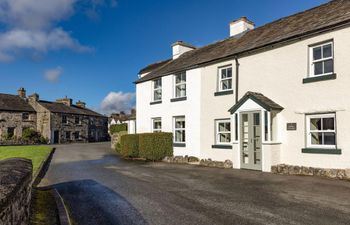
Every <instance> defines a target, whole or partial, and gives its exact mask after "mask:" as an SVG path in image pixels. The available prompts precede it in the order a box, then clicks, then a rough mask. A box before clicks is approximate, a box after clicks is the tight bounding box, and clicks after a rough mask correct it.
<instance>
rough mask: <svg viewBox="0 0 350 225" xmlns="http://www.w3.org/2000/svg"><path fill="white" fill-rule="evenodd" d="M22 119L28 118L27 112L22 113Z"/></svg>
mask: <svg viewBox="0 0 350 225" xmlns="http://www.w3.org/2000/svg"><path fill="white" fill-rule="evenodd" d="M22 120H29V113H27V112H25V113H22Z"/></svg>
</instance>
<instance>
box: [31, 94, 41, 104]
mask: <svg viewBox="0 0 350 225" xmlns="http://www.w3.org/2000/svg"><path fill="white" fill-rule="evenodd" d="M29 101H34V102H37V101H39V95H38V94H37V93H34V94H32V95H29Z"/></svg>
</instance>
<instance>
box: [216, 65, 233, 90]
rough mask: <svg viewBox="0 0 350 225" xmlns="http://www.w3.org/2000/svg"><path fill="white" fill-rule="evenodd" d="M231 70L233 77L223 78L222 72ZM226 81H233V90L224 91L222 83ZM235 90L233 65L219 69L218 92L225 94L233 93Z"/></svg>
mask: <svg viewBox="0 0 350 225" xmlns="http://www.w3.org/2000/svg"><path fill="white" fill-rule="evenodd" d="M228 69H231V77H230V78H224V79H223V78H222V71H223V70H228ZM226 80H231V88H228V89H223V88H222V82H223V81H226ZM232 90H233V67H232V65H226V66H221V67H219V68H218V87H217V91H218V92H225V91H232Z"/></svg>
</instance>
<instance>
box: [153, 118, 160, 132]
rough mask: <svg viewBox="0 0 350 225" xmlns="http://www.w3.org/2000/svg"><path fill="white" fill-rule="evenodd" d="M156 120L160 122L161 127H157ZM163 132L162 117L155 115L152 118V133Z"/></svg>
mask: <svg viewBox="0 0 350 225" xmlns="http://www.w3.org/2000/svg"><path fill="white" fill-rule="evenodd" d="M155 122H160V128H155V127H154V125H155ZM160 132H162V118H161V117H155V118H152V133H160Z"/></svg>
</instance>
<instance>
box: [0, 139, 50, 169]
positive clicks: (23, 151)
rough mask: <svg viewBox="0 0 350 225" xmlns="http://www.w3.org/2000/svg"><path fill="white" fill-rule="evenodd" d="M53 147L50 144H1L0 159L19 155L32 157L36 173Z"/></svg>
mask: <svg viewBox="0 0 350 225" xmlns="http://www.w3.org/2000/svg"><path fill="white" fill-rule="evenodd" d="M51 149H52V148H51V147H49V146H1V147H0V160H3V159H8V158H17V157H20V158H27V159H31V160H32V162H33V174H35V173H36V171H37V170H38V169H39V167H40V165H41V163H42V162H43V161H44V160H45V159H46V157H47V156H48V154H50V152H51Z"/></svg>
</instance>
